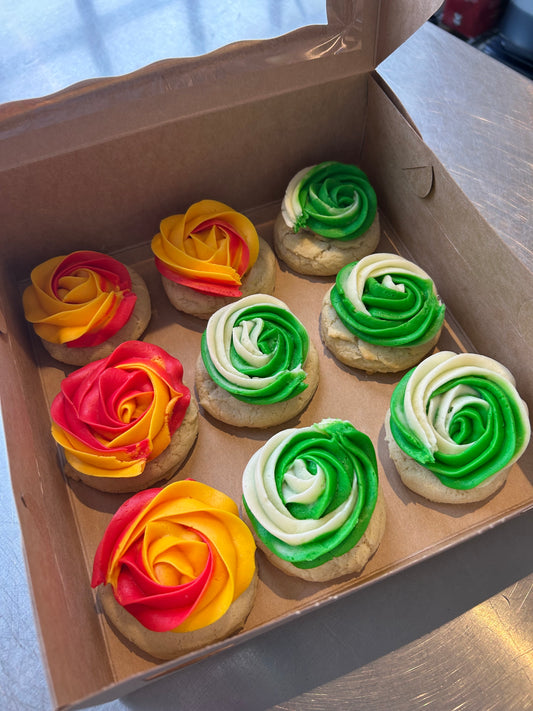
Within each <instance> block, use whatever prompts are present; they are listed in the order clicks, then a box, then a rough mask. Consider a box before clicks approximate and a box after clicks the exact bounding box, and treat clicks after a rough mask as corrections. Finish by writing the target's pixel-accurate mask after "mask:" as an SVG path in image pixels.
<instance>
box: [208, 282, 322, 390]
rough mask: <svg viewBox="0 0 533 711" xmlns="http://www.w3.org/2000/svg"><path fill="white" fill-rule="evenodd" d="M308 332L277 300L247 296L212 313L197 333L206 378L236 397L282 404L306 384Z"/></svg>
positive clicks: (272, 297)
mask: <svg viewBox="0 0 533 711" xmlns="http://www.w3.org/2000/svg"><path fill="white" fill-rule="evenodd" d="M308 351H309V336H308V334H307V331H306V330H305V328H304V326H303V325H302V323H301V322H300V321H299V320H298V319H297V318H296V316H295V315H294V314H293V313H292V312H291V311H290V310H289V309H288V307H287V306H286V304H285V303H284V302H283V301H280V299H277V298H275V297H274V296H269V295H267V294H252V295H251V296H246V297H243V298H242V299H239V300H238V301H236V302H234V303H232V304H229V305H228V306H224V307H223V308H221V309H219V310H218V311H216V312H215V313H214V314H213V316H211V318H210V319H209V321H208V323H207V328H206V330H205V331H204V333H203V336H202V346H201V353H202V360H203V362H204V365H205V368H206V370H207V372H208V373H209V376H210V377H211V379H212V380H213V381H214V382H215V383H216V384H217V385H219V386H220V387H221V388H223V389H224V390H226V391H228V392H229V393H231V395H233V396H234V397H236V398H237V399H239V400H242V401H244V402H251V403H256V404H266V403H272V402H282V401H284V400H288V399H289V398H292V397H295V396H296V395H299V394H300V393H301V392H303V390H305V388H306V387H307V384H306V383H305V382H304V380H305V378H306V372H305V370H304V367H303V366H304V364H305V361H306V358H307V353H308Z"/></svg>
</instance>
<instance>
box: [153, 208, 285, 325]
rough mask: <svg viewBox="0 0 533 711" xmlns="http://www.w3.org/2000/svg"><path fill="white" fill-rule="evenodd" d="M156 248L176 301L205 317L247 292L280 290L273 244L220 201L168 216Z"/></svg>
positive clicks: (181, 307)
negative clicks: (181, 213)
mask: <svg viewBox="0 0 533 711" xmlns="http://www.w3.org/2000/svg"><path fill="white" fill-rule="evenodd" d="M152 251H153V253H154V258H155V264H156V267H157V269H158V270H159V272H160V274H161V281H162V284H163V288H164V290H165V293H166V294H167V297H168V299H169V301H170V303H171V304H172V305H173V306H174V308H176V309H177V310H178V311H183V312H184V313H187V314H191V315H193V316H197V317H199V318H203V319H207V318H209V316H211V315H212V314H213V313H214V312H215V311H216V310H217V309H219V308H221V307H222V306H225V305H226V304H228V303H231V302H233V301H235V300H236V299H239V298H240V297H242V296H246V295H248V294H255V293H267V294H270V293H272V292H273V291H274V287H275V283H276V267H277V265H276V258H275V256H274V253H273V252H272V250H271V248H270V246H269V244H268V243H267V242H266V241H265V240H264V239H262V238H261V237H259V235H258V234H257V231H256V229H255V227H254V225H253V224H252V222H251V221H250V220H249V219H248V218H247V217H245V216H244V215H242V214H241V213H239V212H237V211H236V210H233V209H232V208H231V207H229V206H228V205H225V204H224V203H221V202H218V201H216V200H201V201H200V202H197V203H194V204H193V205H191V206H190V207H189V209H188V210H187V212H186V213H185V214H183V215H171V216H170V217H167V218H165V219H164V220H162V221H161V224H160V230H159V232H158V233H157V234H156V235H155V236H154V238H153V239H152Z"/></svg>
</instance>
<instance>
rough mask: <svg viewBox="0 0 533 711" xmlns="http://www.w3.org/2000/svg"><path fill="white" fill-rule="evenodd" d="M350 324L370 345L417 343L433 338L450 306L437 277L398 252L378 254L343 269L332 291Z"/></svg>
mask: <svg viewBox="0 0 533 711" xmlns="http://www.w3.org/2000/svg"><path fill="white" fill-rule="evenodd" d="M330 298H331V303H332V305H333V308H334V309H335V311H336V312H337V314H338V316H339V318H340V320H341V321H342V322H343V324H344V325H345V326H346V328H347V329H348V330H349V331H350V332H351V333H353V334H355V335H356V336H357V337H358V338H361V339H362V340H363V341H366V342H367V343H373V344H376V345H381V346H392V347H398V346H399V347H403V346H416V345H418V344H420V343H425V342H427V341H429V340H431V339H432V338H433V336H435V335H436V334H437V333H438V331H439V330H440V328H441V327H442V324H443V322H444V315H445V306H444V304H443V303H442V302H441V301H440V299H439V297H438V295H437V292H436V289H435V285H434V283H433V280H432V279H431V278H430V276H429V275H428V274H426V272H425V271H424V270H423V269H421V268H420V267H418V266H417V265H416V264H413V263H412V262H410V261H408V260H407V259H404V258H403V257H400V256H399V255H396V254H387V253H382V254H380V253H375V254H369V255H368V256H367V257H363V259H360V260H359V261H358V262H352V263H351V264H347V265H346V266H345V267H343V268H342V269H341V270H340V271H339V273H338V274H337V277H336V280H335V285H334V286H333V288H332V290H331V294H330Z"/></svg>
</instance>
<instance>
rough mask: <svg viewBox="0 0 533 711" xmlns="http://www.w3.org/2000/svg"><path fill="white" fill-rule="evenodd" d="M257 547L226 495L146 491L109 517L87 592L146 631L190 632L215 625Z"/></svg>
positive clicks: (192, 488) (241, 586) (248, 572)
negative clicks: (96, 592) (98, 590)
mask: <svg viewBox="0 0 533 711" xmlns="http://www.w3.org/2000/svg"><path fill="white" fill-rule="evenodd" d="M254 572H255V543H254V540H253V536H252V534H251V533H250V530H249V529H248V527H247V526H246V524H245V523H244V522H243V521H242V520H241V519H240V518H239V515H238V508H237V506H236V504H235V503H234V501H233V500H232V499H230V498H229V497H228V496H226V495H225V494H223V493H222V492H220V491H217V490H216V489H213V488H212V487H210V486H207V485H206V484H202V483H200V482H197V481H193V480H190V479H188V480H184V481H177V482H174V483H172V484H169V485H168V486H166V487H164V488H161V489H160V488H158V489H147V490H145V491H142V492H139V493H138V494H135V495H134V496H132V497H131V498H130V499H128V500H127V501H126V502H125V503H124V504H123V505H122V506H121V507H120V508H119V509H118V511H117V512H116V513H115V515H114V516H113V518H112V519H111V522H110V523H109V525H108V527H107V529H106V532H105V534H104V536H103V538H102V540H101V542H100V545H99V546H98V549H97V551H96V555H95V559H94V564H93V575H92V581H91V585H92V587H97V586H98V585H104V584H111V585H112V587H113V593H114V596H115V599H116V600H117V602H119V604H120V605H122V606H123V607H124V608H125V609H126V610H127V611H128V612H129V613H130V614H132V615H133V616H134V617H135V618H136V619H137V620H138V621H139V622H140V623H141V624H142V625H144V626H145V627H146V628H147V629H149V630H153V631H155V632H169V631H174V632H191V631H193V630H196V629H200V628H202V627H205V626H207V625H209V624H211V623H212V622H215V621H216V620H218V619H219V618H220V617H222V615H223V614H224V613H225V612H226V611H227V609H228V608H229V606H230V605H231V604H232V602H233V601H234V600H236V599H237V598H238V597H239V595H240V594H241V593H243V592H244V591H245V590H246V588H247V587H248V586H249V584H250V582H251V580H252V578H253V575H254Z"/></svg>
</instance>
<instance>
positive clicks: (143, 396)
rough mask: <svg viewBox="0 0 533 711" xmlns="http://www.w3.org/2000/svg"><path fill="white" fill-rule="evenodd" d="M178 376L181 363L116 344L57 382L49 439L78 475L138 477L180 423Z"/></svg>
mask: <svg viewBox="0 0 533 711" xmlns="http://www.w3.org/2000/svg"><path fill="white" fill-rule="evenodd" d="M182 376H183V367H182V365H181V362H180V361H179V360H178V359H177V358H174V357H173V356H171V355H169V354H168V353H167V352H166V351H164V350H163V349H162V348H160V347H159V346H156V345H154V344H151V343H144V342H142V341H126V342H124V343H121V344H120V345H119V346H118V347H117V348H116V349H115V350H114V351H113V353H112V354H111V355H110V356H108V357H107V358H102V359H101V360H97V361H94V362H93V363H89V364H88V365H85V366H83V367H82V368H78V369H77V370H75V371H74V372H72V373H71V374H70V375H68V376H67V377H66V378H64V379H63V381H62V383H61V390H60V392H59V393H58V394H57V395H56V397H55V398H54V400H53V402H52V406H51V416H52V436H53V437H54V439H55V440H56V442H57V443H58V444H59V445H61V446H62V447H63V450H64V452H65V457H66V459H67V461H68V462H69V463H70V464H71V465H72V466H73V467H74V468H75V469H77V470H78V471H80V472H82V473H83V474H87V475H89V476H106V477H112V476H116V477H134V476H138V475H139V474H141V473H142V472H143V471H144V468H145V465H146V462H147V461H150V460H152V459H155V457H157V456H158V455H159V454H161V452H163V451H164V450H165V449H166V448H167V446H168V445H169V444H170V439H171V437H172V435H173V434H174V432H175V431H176V430H177V429H178V427H179V426H180V425H181V423H182V421H183V418H184V416H185V413H186V411H187V408H188V406H189V402H190V399H191V394H190V391H189V389H188V388H187V387H186V386H185V385H184V384H183V382H182Z"/></svg>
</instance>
